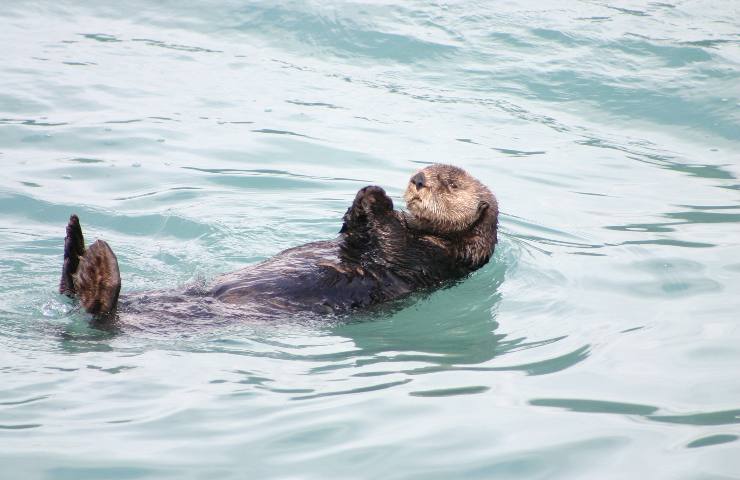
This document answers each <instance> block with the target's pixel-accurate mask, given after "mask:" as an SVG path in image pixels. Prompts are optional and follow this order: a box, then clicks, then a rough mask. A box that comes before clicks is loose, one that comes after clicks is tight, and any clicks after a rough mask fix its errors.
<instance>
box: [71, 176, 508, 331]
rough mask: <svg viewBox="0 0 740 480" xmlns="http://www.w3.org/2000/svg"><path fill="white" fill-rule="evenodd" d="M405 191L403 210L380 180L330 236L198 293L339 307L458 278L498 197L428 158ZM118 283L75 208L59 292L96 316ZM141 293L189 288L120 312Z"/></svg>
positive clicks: (109, 310) (485, 241)
mask: <svg viewBox="0 0 740 480" xmlns="http://www.w3.org/2000/svg"><path fill="white" fill-rule="evenodd" d="M404 198H405V200H406V204H407V207H408V210H409V211H408V212H400V211H396V210H393V202H392V200H391V199H390V198H388V196H387V195H386V194H385V191H383V189H382V188H380V187H377V186H368V187H365V188H363V189H361V190H360V191H359V192H358V193H357V196H356V197H355V200H354V202H353V203H352V206H351V207H350V208H349V209H348V210H347V212H346V213H345V214H344V224H343V225H342V228H341V230H340V234H339V237H338V238H336V239H335V240H330V241H322V242H315V243H309V244H306V245H302V246H299V247H295V248H291V249H288V250H285V251H283V252H281V253H279V254H278V255H276V256H275V257H272V258H270V259H268V260H266V261H264V262H262V263H259V264H256V265H252V266H249V267H246V268H244V269H241V270H238V271H235V272H232V273H228V274H226V275H223V276H220V277H218V278H216V280H215V282H214V284H213V285H212V287H210V289H209V290H207V291H206V292H200V295H201V296H205V297H208V303H209V304H213V303H214V301H215V300H218V301H219V302H216V303H218V304H221V305H222V304H238V305H242V306H245V307H250V308H257V309H259V308H261V307H264V308H269V309H270V310H277V311H313V312H317V313H343V312H348V311H351V310H355V309H359V308H364V307H369V306H371V305H375V304H379V303H383V302H388V301H391V300H394V299H398V298H401V297H404V296H406V295H408V294H409V293H411V292H413V291H416V290H420V289H428V288H432V287H435V286H439V285H441V284H443V283H444V282H445V281H448V280H454V279H459V278H462V277H463V276H465V275H466V274H468V273H470V272H472V271H473V270H476V269H478V268H480V267H481V266H483V265H484V264H486V263H487V262H488V260H489V258H490V257H491V254H492V253H493V249H494V246H495V244H496V229H497V221H498V205H497V203H496V198H495V197H494V196H493V194H492V193H491V192H490V191H489V190H488V188H486V187H485V186H484V185H483V184H481V183H480V182H479V181H478V180H476V179H475V178H473V177H471V176H470V175H468V174H467V173H466V172H465V171H464V170H462V169H460V168H457V167H453V166H449V165H431V166H428V167H426V168H424V169H422V170H420V171H419V172H417V173H416V174H415V175H414V176H412V177H411V180H410V182H409V184H408V187H407V189H406V192H405V194H404ZM120 286H121V282H120V275H119V272H118V263H117V261H116V257H115V255H114V254H113V252H112V250H111V249H110V247H109V246H108V244H107V243H105V242H103V241H101V240H98V241H96V242H95V243H94V244H92V245H91V246H90V248H88V249H87V250H85V247H84V241H83V237H82V230H81V228H80V224H79V220H78V218H77V216H76V215H73V216H72V217H71V218H70V222H69V224H68V226H67V237H66V240H65V248H64V267H63V270H62V279H61V282H60V286H59V289H60V292H62V293H66V294H68V295H77V296H78V297H79V299H80V303H81V304H82V306H83V307H84V308H85V310H86V311H88V312H89V313H92V314H93V315H94V316H96V317H108V316H110V315H112V314H113V313H115V311H116V307H117V302H118V292H119V290H120ZM137 297H138V298H141V299H149V301H151V300H154V298H159V299H160V301H164V302H167V301H183V300H182V299H183V298H187V295H177V294H175V295H164V296H157V295H147V294H143V295H142V294H140V295H138V296H137V295H134V296H131V297H128V301H125V302H124V307H122V308H121V310H125V305H131V304H133V303H136V299H137ZM168 299H172V300H168ZM142 301H143V300H142ZM145 303H146V302H145Z"/></svg>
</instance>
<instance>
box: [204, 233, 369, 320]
mask: <svg viewBox="0 0 740 480" xmlns="http://www.w3.org/2000/svg"><path fill="white" fill-rule="evenodd" d="M338 257H339V245H338V243H337V242H335V241H329V242H316V243H309V244H306V245H302V246H300V247H295V248H291V249H289V250H285V251H284V252H281V253H279V254H277V255H276V256H274V257H272V258H270V259H269V260H266V261H264V262H262V263H259V264H257V265H252V266H249V267H246V268H243V269H241V270H238V271H236V272H232V273H229V274H226V275H223V276H221V277H219V278H217V279H216V281H215V284H214V285H213V287H212V288H211V290H210V292H209V293H210V295H212V296H213V297H214V298H216V299H218V300H220V301H222V302H225V303H230V304H238V305H247V304H255V305H266V306H270V307H272V308H275V309H278V310H287V311H300V310H304V311H305V310H309V311H314V312H316V313H342V312H346V311H349V310H353V309H356V308H362V307H367V306H369V305H372V304H373V303H377V302H378V301H381V299H380V298H379V296H381V295H379V292H381V291H382V286H383V281H382V277H383V276H382V275H371V274H369V272H367V271H365V270H363V269H362V268H360V267H353V266H348V265H346V264H342V263H341V262H340V261H339V260H338Z"/></svg>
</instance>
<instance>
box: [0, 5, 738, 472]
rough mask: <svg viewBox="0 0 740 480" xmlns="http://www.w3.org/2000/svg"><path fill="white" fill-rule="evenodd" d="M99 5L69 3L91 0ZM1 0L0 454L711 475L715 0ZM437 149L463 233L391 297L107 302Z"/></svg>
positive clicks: (719, 360) (396, 177)
mask: <svg viewBox="0 0 740 480" xmlns="http://www.w3.org/2000/svg"><path fill="white" fill-rule="evenodd" d="M98 3H100V2H98ZM120 3H121V5H116V4H112V3H111V4H106V3H105V2H103V3H101V4H99V5H98V4H97V3H96V2H81V1H57V2H6V4H4V5H3V7H2V9H0V55H1V57H0V58H2V62H0V164H1V165H2V166H3V171H2V172H3V173H2V176H0V382H1V385H2V386H1V387H0V478H2V479H35V478H43V479H76V480H77V479H103V478H105V479H108V478H110V479H140V478H147V479H149V478H177V479H185V478H194V479H195V478H235V479H236V478H239V479H241V478H274V479H326V478H342V479H349V478H352V479H355V478H356V479H375V478H384V479H455V478H471V479H491V478H501V479H511V478H527V479H529V478H543V479H545V478H546V479H574V478H583V479H594V478H598V479H603V478H615V479H622V478H661V479H662V478H665V479H727V478H740V457H739V456H738V451H740V450H739V446H740V443H738V438H739V437H740V375H739V374H738V372H740V328H739V327H738V309H739V308H738V307H740V300H739V298H740V295H739V294H740V181H739V180H738V177H740V21H739V20H738V19H739V18H740V7H739V6H738V3H737V2H730V1H726V2H723V1H696V2H693V1H692V2H689V1H670V0H669V1H666V2H644V1H631V2H620V3H619V4H616V3H615V4H610V3H606V2H570V3H565V4H563V5H559V6H555V4H553V5H549V4H546V3H544V2H522V1H512V2H500V3H499V2H449V3H447V2H405V3H403V4H396V3H395V2H387V3H383V2H371V3H370V2H368V3H358V2H353V3H349V2H345V3H336V2H334V3H329V2H326V3H324V2H289V1H277V2H237V1H219V2H209V3H200V2H197V3H196V2H190V1H178V2H175V1H169V2H143V1H139V2H137V1H131V2H120ZM429 162H447V163H453V164H456V165H460V166H462V167H464V168H466V169H467V170H469V171H470V172H471V173H472V174H474V175H475V176H477V177H478V178H480V179H481V180H482V181H483V182H484V183H486V184H487V185H489V186H490V187H491V189H492V190H493V191H494V192H496V194H497V196H498V198H499V201H500V204H501V208H502V215H501V219H500V220H501V231H500V235H499V238H500V243H499V245H498V247H497V249H496V253H495V256H494V258H493V260H492V261H491V263H489V265H487V266H486V267H485V268H483V269H482V270H480V271H478V272H476V273H474V274H473V275H471V276H470V278H468V279H467V280H466V281H464V282H462V283H461V284H459V285H457V286H454V287H452V288H449V289H446V290H443V291H439V292H436V293H435V294H433V295H431V296H429V297H427V298H421V299H418V301H416V302H415V303H413V304H412V305H409V306H408V307H407V308H405V309H403V310H401V311H399V312H396V313H393V314H390V313H378V314H373V315H369V316H368V315H365V316H358V317H357V318H355V319H354V321H350V322H341V323H338V322H328V321H327V322H325V323H324V322H315V321H310V322H309V321H305V319H301V318H300V317H290V318H285V319H283V321H278V322H259V321H255V320H254V319H248V318H247V319H244V321H243V322H237V323H234V322H223V321H219V319H213V321H212V322H210V323H199V324H183V325H172V324H168V325H166V326H163V327H161V328H158V326H157V325H154V326H149V325H147V326H145V327H143V326H138V327H128V328H125V327H124V328H122V329H121V330H120V331H114V332H106V331H100V330H96V329H93V328H90V327H89V326H88V323H87V318H86V317H85V316H84V315H82V314H81V313H79V312H78V311H76V310H74V308H73V305H72V304H71V303H70V302H69V301H68V300H66V299H65V298H63V297H60V296H59V295H57V294H56V293H55V288H56V284H57V282H58V278H59V273H60V268H61V263H62V247H63V235H64V226H65V224H66V220H67V218H68V216H69V214H70V213H72V212H76V213H78V214H79V215H80V217H81V219H82V223H83V227H84V228H85V232H86V235H87V238H88V240H89V241H92V240H94V239H95V238H103V239H106V240H107V241H108V242H109V243H110V244H111V245H112V246H113V248H114V250H115V251H116V253H117V255H118V260H119V263H120V266H121V270H122V277H123V284H124V286H123V290H124V292H132V291H142V290H147V289H159V288H165V287H166V288H169V287H176V286H178V285H179V286H184V285H189V284H192V283H194V282H203V281H206V282H207V281H208V280H209V279H210V278H213V277H214V276H215V275H217V274H219V273H222V272H226V271H229V270H233V269H235V268H238V267H240V266H244V265H247V264H250V263H254V262H257V261H259V260H261V259H265V258H268V257H269V256H271V255H274V254H275V253H277V252H279V251H280V250H282V249H284V248H288V247H291V246H295V245H298V244H301V243H305V242H308V241H313V240H321V239H328V238H331V237H332V236H334V235H335V234H336V232H337V231H338V228H339V226H340V219H341V215H342V213H343V212H344V210H345V209H346V208H347V206H348V204H349V203H350V202H351V200H352V198H353V197H354V194H355V192H356V191H357V190H358V189H359V188H361V187H362V186H364V185H367V184H370V183H374V184H379V185H381V186H383V187H384V188H385V189H386V190H387V191H388V192H389V194H390V195H391V196H392V197H393V198H394V200H395V202H396V204H397V205H398V206H402V205H403V201H402V199H401V192H402V190H403V188H404V187H405V184H406V182H407V179H408V177H409V175H410V174H411V173H412V172H413V171H414V170H416V169H417V168H419V167H420V166H423V165H425V164H426V163H429Z"/></svg>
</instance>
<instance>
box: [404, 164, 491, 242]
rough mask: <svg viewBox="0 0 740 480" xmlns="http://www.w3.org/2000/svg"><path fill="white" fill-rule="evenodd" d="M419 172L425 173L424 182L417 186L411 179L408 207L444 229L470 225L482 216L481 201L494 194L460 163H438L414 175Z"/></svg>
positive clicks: (419, 217)
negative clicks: (461, 166)
mask: <svg viewBox="0 0 740 480" xmlns="http://www.w3.org/2000/svg"><path fill="white" fill-rule="evenodd" d="M418 173H422V174H423V175H424V186H423V187H422V188H420V189H417V187H416V185H415V184H414V182H413V181H411V180H410V181H409V184H408V186H407V188H406V192H405V193H404V200H406V207H407V208H408V210H409V212H410V213H411V214H412V215H413V216H414V217H416V219H417V220H419V221H420V222H422V224H424V225H427V226H428V227H430V228H432V229H433V230H434V231H437V232H440V233H453V232H460V231H463V230H466V229H468V228H470V227H471V226H472V225H473V224H474V223H475V221H476V220H478V217H479V216H480V212H481V210H480V207H481V202H485V201H487V200H488V197H489V196H490V195H491V194H490V192H489V191H488V189H487V188H486V187H485V186H484V185H483V184H481V183H480V182H479V181H478V180H476V179H475V178H473V177H472V176H470V175H469V174H468V173H467V172H465V170H463V169H461V168H458V167H454V166H451V165H440V164H435V165H430V166H428V167H426V168H423V169H421V170H419V171H418V172H416V173H415V174H414V175H416V174H418ZM414 175H412V177H411V178H412V179H413V178H414Z"/></svg>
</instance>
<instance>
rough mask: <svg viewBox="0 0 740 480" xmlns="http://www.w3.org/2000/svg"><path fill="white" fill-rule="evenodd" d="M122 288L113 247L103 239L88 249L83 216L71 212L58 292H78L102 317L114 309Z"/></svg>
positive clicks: (85, 303) (98, 315)
mask: <svg viewBox="0 0 740 480" xmlns="http://www.w3.org/2000/svg"><path fill="white" fill-rule="evenodd" d="M120 291H121V274H120V272H119V271H118V260H117V259H116V255H115V254H114V253H113V250H111V248H110V247H109V246H108V244H107V243H106V242H104V241H102V240H96V241H95V243H93V244H92V245H90V248H87V249H85V240H84V237H83V236H82V228H81V227H80V219H79V218H78V217H77V215H72V216H71V217H69V223H68V224H67V236H66V238H65V239H64V266H63V267H62V278H61V280H60V281H59V293H63V294H65V295H69V296H73V295H77V297H78V298H79V299H80V303H81V304H82V306H83V307H84V308H85V310H86V311H87V312H88V313H91V314H93V315H94V316H96V317H102V316H106V315H111V314H114V313H115V311H116V305H117V304H118V293H119V292H120Z"/></svg>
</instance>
